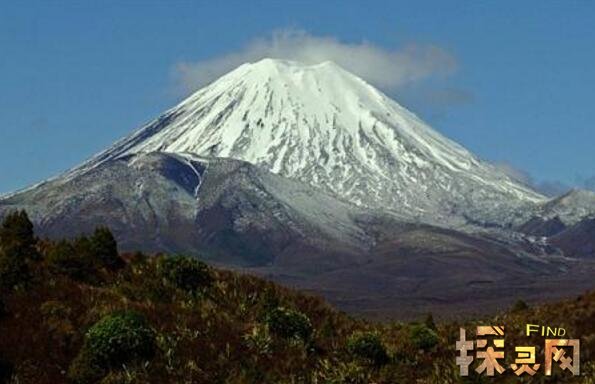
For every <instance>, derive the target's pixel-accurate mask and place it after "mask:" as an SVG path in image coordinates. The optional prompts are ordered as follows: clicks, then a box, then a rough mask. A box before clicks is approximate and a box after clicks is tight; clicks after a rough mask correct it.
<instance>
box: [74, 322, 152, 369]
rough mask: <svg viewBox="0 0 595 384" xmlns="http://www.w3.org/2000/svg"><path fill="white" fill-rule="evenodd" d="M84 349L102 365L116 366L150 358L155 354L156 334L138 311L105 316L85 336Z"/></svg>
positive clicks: (107, 366)
mask: <svg viewBox="0 0 595 384" xmlns="http://www.w3.org/2000/svg"><path fill="white" fill-rule="evenodd" d="M85 337H86V340H85V345H84V347H83V348H84V349H87V350H88V352H89V353H90V354H91V356H92V357H93V359H94V360H95V361H96V362H97V363H98V364H99V365H100V366H102V367H106V368H119V367H121V366H122V365H123V364H127V363H129V362H134V361H143V360H149V359H151V358H152V357H153V355H154V353H155V333H154V331H153V330H152V329H151V328H150V327H149V324H148V323H147V320H146V319H145V318H144V316H142V315H141V314H139V313H137V312H133V311H124V312H117V313H113V314H111V315H108V316H105V317H104V318H102V319H101V320H99V321H98V322H97V323H95V325H93V326H92V327H91V328H90V329H89V331H88V332H87V334H86V335H85Z"/></svg>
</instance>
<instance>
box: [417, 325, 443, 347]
mask: <svg viewBox="0 0 595 384" xmlns="http://www.w3.org/2000/svg"><path fill="white" fill-rule="evenodd" d="M410 336H411V342H412V344H413V345H414V346H415V347H416V348H419V349H424V350H428V349H431V348H433V347H434V346H435V345H436V344H438V335H437V334H436V332H435V331H433V330H432V329H430V328H428V327H427V326H426V325H425V324H414V325H412V326H411V332H410Z"/></svg>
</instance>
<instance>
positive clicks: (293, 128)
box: [75, 59, 544, 222]
mask: <svg viewBox="0 0 595 384" xmlns="http://www.w3.org/2000/svg"><path fill="white" fill-rule="evenodd" d="M148 152H168V153H192V154H195V155H200V156H211V157H229V158H234V159H239V160H244V161H247V162H250V163H253V164H256V165H259V166H262V167H264V168H266V169H268V170H270V171H272V172H274V173H277V174H280V175H282V176H285V177H288V178H292V179H295V180H299V181H302V182H307V183H309V184H312V185H314V186H317V187H320V188H322V189H323V190H325V191H327V192H330V193H332V194H334V195H336V196H338V197H340V198H343V199H345V200H347V201H350V202H352V203H355V204H357V205H360V206H366V207H372V208H382V209H388V210H390V211H393V212H396V213H400V214H403V215H406V216H409V217H417V218H421V219H428V220H430V219H431V221H434V222H435V221H444V220H450V221H452V219H453V218H462V217H464V218H465V220H467V219H469V220H471V221H482V222H492V221H501V217H500V216H504V215H506V216H509V215H510V214H511V212H513V210H514V209H515V208H517V207H519V206H522V205H524V204H527V203H529V204H530V203H533V202H541V201H543V200H544V198H543V196H541V195H539V194H538V193H536V192H534V191H532V190H531V189H529V188H527V187H525V186H524V185H521V184H520V183H517V182H515V181H514V180H512V179H510V178H509V177H508V176H506V175H505V174H504V173H502V172H500V171H499V170H497V169H496V168H495V167H493V166H491V165H489V164H487V163H485V162H482V161H480V160H479V159H477V158H476V157H475V156H474V155H473V154H471V153H470V152H469V151H467V150H466V149H465V148H463V147H461V146H460V145H458V144H456V143H455V142H453V141H451V140H449V139H447V138H445V137H444V136H442V135H440V134H439V133H437V132H436V131H434V130H433V129H431V128H430V127H429V126H427V125H426V124H425V123H424V122H423V121H421V120H420V119H419V118H418V117H417V116H415V115H414V114H413V113H411V112H409V111H408V110H407V109H405V108H403V107H402V106H400V105H399V104H398V103H397V102H395V101H393V100H392V99H390V98H389V97H387V96H386V95H385V94H383V93H382V92H380V91H379V90H377V89H375V88H374V87H372V86H371V85H369V84H368V83H366V82H365V81H364V80H362V79H360V78H359V77H357V76H355V75H353V74H352V73H349V72H347V71H346V70H344V69H342V68H341V67H339V66H337V65H336V64H334V63H332V62H324V63H321V64H317V65H304V64H301V63H297V62H290V61H282V60H273V59H264V60H261V61H259V62H256V63H250V64H244V65H242V66H240V67H238V68H237V69H235V70H233V71H232V72H230V73H228V74H227V75H225V76H223V77H221V78H220V79H218V80H216V81H215V82H213V83H212V84H210V85H209V86H207V87H205V88H203V89H200V90H198V91H197V92H196V93H194V94H193V95H191V96H190V97H188V98H187V99H186V100H184V101H183V102H181V103H180V104H179V105H177V106H175V107H174V108H172V109H170V110H169V111H167V112H165V113H164V114H163V115H162V116H160V117H159V118H157V119H156V120H154V121H152V122H150V123H149V124H147V125H146V126H144V127H142V128H141V129H140V130H138V131H137V132H135V133H134V134H132V135H131V136H129V137H127V138H125V139H123V140H121V141H119V142H117V143H116V144H115V145H114V146H113V147H112V148H110V149H108V150H107V151H105V152H103V153H101V154H99V155H98V156H96V157H95V158H93V159H92V160H91V161H89V162H88V163H86V164H85V165H83V166H82V167H81V168H78V169H77V170H75V172H76V173H78V172H80V171H84V170H85V169H88V168H90V167H94V166H96V165H98V164H100V163H102V162H103V161H106V160H109V159H114V158H117V157H121V156H124V155H130V154H136V153H148Z"/></svg>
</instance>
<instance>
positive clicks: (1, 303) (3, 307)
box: [0, 297, 8, 320]
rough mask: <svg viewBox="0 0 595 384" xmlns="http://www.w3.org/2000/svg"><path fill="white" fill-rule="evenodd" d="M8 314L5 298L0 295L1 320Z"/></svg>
mask: <svg viewBox="0 0 595 384" xmlns="http://www.w3.org/2000/svg"><path fill="white" fill-rule="evenodd" d="M6 315H8V309H7V308H6V304H5V303H4V300H2V298H1V297H0V320H2V318H3V317H4V316H6Z"/></svg>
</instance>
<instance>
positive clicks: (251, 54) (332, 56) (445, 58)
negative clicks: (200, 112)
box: [174, 29, 457, 92]
mask: <svg viewBox="0 0 595 384" xmlns="http://www.w3.org/2000/svg"><path fill="white" fill-rule="evenodd" d="M265 57H271V58H278V59H286V60H295V61H300V62H304V63H309V64H316V63H320V62H323V61H327V60H330V61H334V62H335V63H337V64H338V65H340V66H342V67H343V68H345V69H347V70H349V71H351V72H353V73H355V74H356V75H358V76H360V77H362V78H363V79H365V80H366V81H368V82H370V83H371V84H374V85H376V86H378V87H380V88H383V89H385V90H394V89H395V88H397V87H399V86H401V85H404V84H408V83H412V82H415V81H419V80H421V79H425V78H428V77H431V76H436V75H438V76H444V75H449V74H451V73H452V72H454V71H455V70H456V68H457V60H456V59H455V58H454V57H453V55H451V54H450V53H449V52H447V51H446V50H444V49H442V48H440V47H437V46H435V45H417V44H410V45H407V46H405V47H402V48H401V49H396V50H390V49H385V48H382V47H379V46H376V45H374V44H371V43H369V42H365V41H364V42H361V43H357V44H352V43H344V42H341V41H339V40H338V39H336V38H334V37H320V36H313V35H311V34H309V33H307V32H304V31H299V30H292V29H290V30H282V31H277V32H273V33H272V34H271V36H270V37H267V38H260V39H256V40H253V41H251V42H250V43H248V44H247V45H246V46H245V47H244V48H242V49H241V50H240V51H238V52H235V53H229V54H226V55H224V56H220V57H216V58H212V59H209V60H204V61H198V62H182V63H178V64H177V65H176V66H175V68H174V76H175V79H176V81H177V83H178V86H179V87H181V88H182V90H184V91H185V92H188V91H193V90H196V89H197V88H199V87H201V86H204V85H206V84H208V83H209V82H211V81H213V80H214V79H216V78H218V77H219V76H221V75H223V74H225V73H227V72H229V71H230V70H232V69H234V68H236V67H238V66H239V65H241V64H243V63H246V62H254V61H257V60H259V59H262V58H265Z"/></svg>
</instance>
